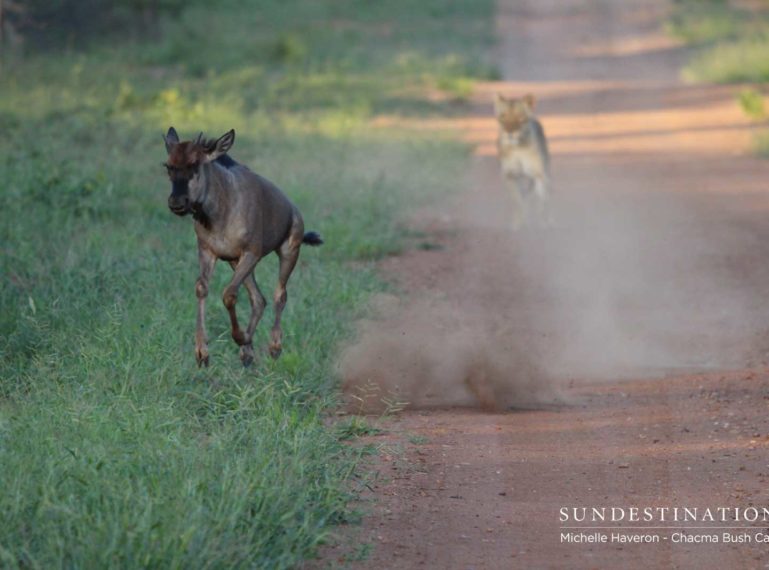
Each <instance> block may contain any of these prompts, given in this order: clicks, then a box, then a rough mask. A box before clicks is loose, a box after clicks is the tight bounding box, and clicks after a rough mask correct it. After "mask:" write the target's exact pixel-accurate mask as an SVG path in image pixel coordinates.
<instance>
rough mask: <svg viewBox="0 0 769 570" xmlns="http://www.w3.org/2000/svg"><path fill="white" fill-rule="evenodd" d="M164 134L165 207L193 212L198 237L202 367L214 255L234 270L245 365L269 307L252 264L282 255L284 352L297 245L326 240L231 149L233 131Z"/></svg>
mask: <svg viewBox="0 0 769 570" xmlns="http://www.w3.org/2000/svg"><path fill="white" fill-rule="evenodd" d="M163 139H164V140H165V143H166V150H167V151H168V160H167V162H166V163H165V167H166V169H167V171H168V177H169V178H170V180H171V195H170V196H169V197H168V207H169V209H170V210H171V211H172V212H173V213H174V214H176V215H178V216H185V215H187V214H192V217H193V219H194V220H195V233H196V234H197V238H198V259H199V261H200V277H199V278H198V280H197V283H196V285H195V292H196V294H197V297H198V319H197V332H196V335H195V357H196V359H197V362H198V366H202V365H205V366H208V344H207V337H206V328H205V307H206V296H207V295H208V283H209V280H210V278H211V274H212V273H213V270H214V265H215V264H216V260H217V259H222V260H224V261H226V262H228V263H229V264H230V266H231V267H232V269H233V270H234V272H235V273H234V275H233V276H232V280H231V281H230V283H229V285H227V287H226V288H225V289H224V295H223V297H222V300H223V301H224V306H225V307H227V311H228V312H229V314H230V323H231V324H232V338H233V339H234V340H235V342H236V343H237V344H238V345H240V359H241V361H242V362H243V365H244V366H248V365H249V364H251V363H252V362H253V360H254V348H253V345H252V338H253V334H254V329H255V328H256V325H257V323H258V322H259V319H260V318H261V317H262V313H263V312H264V307H265V305H266V304H267V302H266V301H265V299H264V296H263V295H262V293H261V291H260V290H259V286H258V285H257V284H256V279H255V278H254V268H255V267H256V264H257V263H258V262H259V260H260V259H262V258H263V257H265V256H266V255H268V254H269V253H271V252H273V251H274V252H275V253H276V254H277V255H278V258H279V259H280V269H279V274H278V286H277V288H276V289H275V295H274V302H275V323H274V325H273V327H272V331H271V333H270V346H269V351H270V355H271V356H272V357H273V358H277V357H278V356H280V353H281V350H282V337H283V332H282V331H281V328H280V317H281V314H282V313H283V309H284V308H285V306H286V300H287V298H288V296H287V293H286V283H287V282H288V278H289V277H290V276H291V272H292V271H293V270H294V266H295V265H296V261H297V259H298V258H299V249H300V247H301V245H302V244H303V243H306V244H308V245H321V244H322V243H323V240H322V239H321V238H320V235H318V234H317V233H316V232H307V233H305V231H304V222H303V221H302V216H301V214H300V213H299V210H298V209H297V208H296V206H294V204H292V203H291V201H290V200H289V199H288V198H287V197H286V195H285V194H283V192H281V191H280V190H279V189H278V188H277V187H276V186H275V185H274V184H273V183H272V182H270V181H269V180H266V179H265V178H263V177H261V176H259V175H258V174H255V173H254V172H252V171H251V170H249V169H248V168H247V167H245V166H243V165H242V164H240V163H238V162H236V161H235V160H233V159H232V158H231V157H230V156H229V155H228V154H227V152H228V151H229V150H230V148H232V145H233V143H234V142H235V131H234V130H230V131H229V132H227V133H225V134H224V135H222V136H221V137H219V138H218V139H204V138H203V134H202V133H201V134H199V135H198V137H197V138H196V139H195V140H194V141H183V142H180V141H179V135H178V134H177V133H176V130H175V129H174V128H173V127H171V128H169V129H168V133H167V134H166V135H165V136H164V137H163ZM241 283H243V284H245V286H246V290H247V291H248V298H249V300H250V301H251V318H250V319H249V321H248V327H247V328H246V331H245V332H243V329H241V328H240V325H239V324H238V317H237V315H236V313H235V304H236V301H237V298H238V288H239V287H240V285H241Z"/></svg>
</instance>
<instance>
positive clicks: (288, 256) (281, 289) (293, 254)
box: [270, 237, 301, 358]
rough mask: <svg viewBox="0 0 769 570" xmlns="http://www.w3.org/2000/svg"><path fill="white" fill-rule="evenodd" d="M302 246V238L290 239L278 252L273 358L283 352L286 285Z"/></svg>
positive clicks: (271, 334) (271, 349)
mask: <svg viewBox="0 0 769 570" xmlns="http://www.w3.org/2000/svg"><path fill="white" fill-rule="evenodd" d="M300 244H301V237H300V238H299V239H294V238H289V239H288V240H287V241H286V243H284V244H283V245H282V246H281V247H280V249H278V251H277V254H278V257H279V258H280V270H279V274H278V286H277V287H276V288H275V295H274V301H275V324H274V325H273V326H272V330H271V331H270V356H272V357H273V358H277V357H278V356H280V353H281V352H282V351H283V330H282V329H281V328H280V317H281V315H282V314H283V309H285V308H286V302H287V301H288V293H287V292H286V284H287V283H288V278H289V277H291V273H292V272H293V271H294V267H296V261H297V259H299V247H300Z"/></svg>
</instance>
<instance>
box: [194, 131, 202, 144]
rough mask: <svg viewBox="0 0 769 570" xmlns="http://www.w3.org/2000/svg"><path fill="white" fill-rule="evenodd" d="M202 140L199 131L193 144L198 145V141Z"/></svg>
mask: <svg viewBox="0 0 769 570" xmlns="http://www.w3.org/2000/svg"><path fill="white" fill-rule="evenodd" d="M202 140H203V132H202V131H201V132H200V133H198V136H197V138H196V139H195V144H200V141H202Z"/></svg>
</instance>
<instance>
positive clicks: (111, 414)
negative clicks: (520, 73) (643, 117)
mask: <svg viewBox="0 0 769 570" xmlns="http://www.w3.org/2000/svg"><path fill="white" fill-rule="evenodd" d="M211 6H212V4H211V3H202V2H200V3H198V2H192V3H189V4H188V5H187V7H186V8H185V9H184V10H183V11H182V12H181V13H180V14H179V15H178V18H177V19H176V20H174V21H171V20H167V21H165V20H164V21H161V22H160V24H159V29H160V30H161V33H160V39H159V40H158V41H152V40H151V39H149V38H145V39H143V40H141V41H137V40H132V39H130V38H125V39H123V40H121V39H120V38H118V39H113V40H112V41H110V42H109V45H107V44H106V43H99V42H98V41H93V42H90V43H88V49H87V50H83V51H75V52H69V53H65V54H63V55H56V54H54V53H27V54H24V55H23V56H22V55H13V54H11V55H8V54H6V58H5V61H4V62H3V68H2V73H3V77H2V88H0V131H1V132H2V133H3V137H2V139H0V180H2V181H3V184H2V186H0V195H2V201H3V207H4V212H3V215H2V217H0V274H2V276H3V279H2V280H0V480H1V481H3V493H2V494H0V567H3V568H46V569H47V568H107V567H109V568H239V567H254V568H287V567H291V566H295V565H296V564H297V563H298V562H299V561H301V560H302V559H304V558H307V557H311V556H312V555H313V553H314V552H315V549H316V548H317V546H318V545H319V544H320V543H322V542H323V541H325V540H328V539H329V536H330V533H332V532H333V525H335V524H338V523H340V522H344V521H345V520H347V517H348V516H349V515H348V513H347V510H346V503H347V501H348V499H349V493H350V489H351V488H352V486H351V485H350V482H351V479H352V478H354V477H355V476H356V469H357V460H358V456H359V454H360V453H362V452H361V451H356V450H355V449H354V446H348V445H345V444H344V443H343V441H341V440H342V439H343V438H345V437H354V436H356V435H360V434H361V433H365V432H366V431H368V430H367V429H366V426H365V425H364V424H360V425H353V424H350V425H349V426H346V427H345V426H343V427H342V428H341V429H329V427H328V414H329V410H330V409H331V408H332V407H333V406H334V405H335V402H336V401H337V395H336V389H337V388H336V383H335V378H334V376H333V372H332V371H333V360H334V356H335V354H336V351H337V348H338V347H339V345H340V344H343V343H344V342H345V339H347V338H349V335H350V334H351V326H350V325H351V321H352V320H353V319H354V318H355V317H357V316H358V315H359V314H360V313H361V311H362V310H363V307H364V306H365V302H366V299H367V298H368V296H369V295H370V294H371V293H372V292H374V291H379V290H382V288H383V287H385V284H383V283H382V281H381V280H380V278H379V277H378V276H377V275H376V274H375V272H374V267H373V262H375V261H376V260H377V259H379V258H381V257H382V256H384V255H388V254H391V253H394V252H397V251H399V250H400V249H402V248H403V247H404V244H405V243H407V242H406V241H404V238H403V232H402V231H401V229H400V228H399V220H400V219H401V218H402V214H403V213H404V212H406V211H408V210H409V209H411V208H413V207H415V206H417V205H419V204H424V203H426V202H428V201H429V200H436V199H441V196H442V195H443V194H445V193H447V192H451V191H452V190H453V189H456V188H457V185H458V184H459V183H460V182H459V181H460V180H461V172H462V171H463V169H464V165H465V160H466V157H467V149H466V148H465V147H464V146H462V145H460V144H457V143H454V142H451V141H449V140H443V139H440V138H436V137H427V136H425V137H423V138H418V137H415V136H414V135H413V133H411V134H408V135H406V134H404V133H399V132H396V131H392V130H390V131H386V130H385V131H383V130H378V131H374V130H372V129H371V128H370V127H369V126H368V125H369V119H370V118H371V117H372V116H374V115H376V114H378V113H394V114H400V115H405V116H408V115H413V114H418V113H439V114H445V113H451V112H454V110H455V109H456V107H455V105H456V103H452V102H450V101H449V102H447V103H445V104H440V103H434V102H428V101H426V100H425V99H424V98H423V97H422V95H423V94H424V92H426V91H427V90H429V89H441V88H443V89H445V90H446V91H447V93H448V94H449V95H450V98H456V97H460V98H461V96H462V95H463V94H464V93H466V89H467V85H469V84H471V82H472V80H473V78H478V77H480V78H483V77H487V76H489V75H490V74H491V73H492V72H491V71H489V68H488V66H487V65H486V64H484V63H482V62H483V61H484V60H483V54H484V53H485V52H486V50H487V48H488V46H489V41H490V39H489V38H490V37H491V31H492V29H493V28H492V14H493V4H492V2H490V1H487V0H483V1H476V0H425V1H423V2H419V3H412V2H407V1H406V0H388V1H387V2H375V1H373V0H365V1H363V0H361V1H353V0H339V1H335V2H314V1H312V2H311V1H310V0H289V1H285V0H284V1H281V2H277V1H263V2H256V1H255V0H251V1H249V0H237V1H236V0H227V1H224V2H221V3H217V4H216V6H217V7H216V8H212V7H211ZM478 62H481V63H478ZM441 86H442V87H441ZM171 124H173V125H174V126H175V127H176V128H177V129H178V130H179V131H180V133H181V134H182V135H183V136H186V137H191V136H193V135H194V134H196V133H197V131H198V130H205V131H206V132H207V133H209V134H211V135H218V134H221V133H223V132H225V131H226V130H228V129H229V128H232V127H234V128H235V129H236V130H237V133H238V134H237V140H236V143H235V147H234V149H233V151H232V154H233V156H234V157H235V158H236V159H238V160H240V161H242V162H244V163H246V164H248V165H249V166H251V167H252V168H253V169H254V170H255V171H257V172H259V173H260V174H262V175H264V176H266V177H268V178H270V179H272V180H273V181H274V182H276V183H277V184H278V185H279V186H280V187H282V188H283V189H284V190H285V191H286V192H287V193H288V194H289V196H290V197H291V198H292V199H293V200H294V201H295V202H296V203H297V204H298V206H299V207H300V209H301V210H302V212H303V214H304V217H305V220H306V224H307V227H308V229H314V230H318V231H320V232H321V233H322V234H323V237H324V239H325V240H326V242H327V243H326V245H324V246H323V247H322V248H320V249H309V248H307V249H305V250H304V251H303V253H302V256H301V258H300V263H299V266H298V267H297V270H296V271H295V273H294V276H293V277H292V280H291V281H290V283H289V303H288V307H287V309H286V312H285V313H284V320H283V322H284V332H285V341H284V354H283V356H282V357H281V359H280V360H278V361H276V362H273V361H270V360H268V359H262V360H261V361H260V362H259V363H258V364H257V365H255V366H254V367H253V368H251V369H247V370H244V369H243V368H242V367H241V366H240V363H239V360H238V358H237V347H236V346H235V344H234V343H233V342H232V341H231V339H230V338H229V332H228V322H227V318H226V313H225V311H224V308H223V307H222V305H221V302H220V293H219V292H221V291H222V289H223V288H224V286H225V284H226V282H227V278H228V274H229V273H230V270H229V268H227V267H225V265H224V264H219V266H218V268H217V272H216V275H215V279H214V281H213V283H212V287H211V290H212V294H211V295H210V296H209V304H208V321H209V336H210V337H211V342H210V350H211V360H212V366H211V368H210V369H207V370H198V369H197V368H196V367H195V361H194V355H193V333H194V324H195V323H194V319H195V317H194V315H195V308H196V299H195V295H194V282H195V279H196V277H197V259H196V251H195V239H194V232H193V230H192V227H191V221H190V220H188V219H178V218H176V217H174V216H173V215H172V214H170V213H169V212H168V210H167V208H166V206H165V200H166V197H167V195H168V193H169V189H170V188H169V184H168V182H167V180H166V179H165V176H164V173H163V169H162V167H161V163H162V161H163V160H164V159H165V151H164V149H163V143H162V140H161V136H160V135H161V133H163V132H165V130H166V129H167V128H168V126H169V125H171ZM275 275H276V263H275V261H274V260H273V259H267V260H265V261H264V262H263V263H262V264H260V266H259V268H258V270H257V279H258V281H259V282H260V284H261V285H262V288H263V290H264V291H265V294H267V293H268V292H269V291H271V289H272V287H273V286H274V283H275ZM244 297H245V295H241V300H240V305H239V312H240V314H241V315H243V316H245V315H246V310H247V302H246V301H245V299H244ZM269 319H270V311H268V312H267V314H265V320H264V321H263V323H262V324H261V326H260V327H259V329H258V332H257V336H256V338H255V346H257V347H259V348H261V347H264V346H265V345H266V342H267V335H266V330H267V329H268V324H267V323H268V322H269Z"/></svg>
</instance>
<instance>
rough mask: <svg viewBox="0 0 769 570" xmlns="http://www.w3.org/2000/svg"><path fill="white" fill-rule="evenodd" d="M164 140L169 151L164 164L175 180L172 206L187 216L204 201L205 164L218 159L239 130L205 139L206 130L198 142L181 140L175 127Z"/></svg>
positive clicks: (170, 206)
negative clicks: (203, 173) (202, 169)
mask: <svg viewBox="0 0 769 570" xmlns="http://www.w3.org/2000/svg"><path fill="white" fill-rule="evenodd" d="M163 140H164V141H165V143H166V151H167V152H168V160H167V161H166V163H165V165H164V166H165V167H166V170H167V171H168V178H169V179H170V180H171V195H170V196H169V197H168V208H169V209H170V210H171V211H172V212H173V213H174V214H176V215H177V216H184V215H186V214H189V213H190V212H192V211H193V207H194V205H195V204H200V203H201V202H202V200H203V196H204V191H205V188H204V185H205V181H204V180H202V179H201V178H202V177H201V166H202V165H204V164H207V163H209V162H212V161H214V160H216V159H217V158H219V157H220V156H222V155H224V154H225V153H226V152H227V151H228V150H230V148H232V144H233V143H234V142H235V130H234V129H232V130H230V131H229V132H227V133H225V134H224V135H222V136H221V137H219V138H218V139H215V140H206V139H203V133H200V134H199V135H198V136H197V138H196V139H195V140H194V141H183V142H180V141H179V135H178V134H177V132H176V129H174V128H173V127H171V128H169V129H168V133H166V135H165V136H164V137H163Z"/></svg>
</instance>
